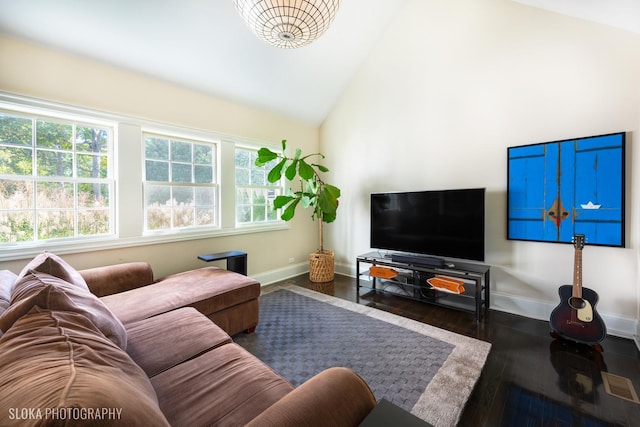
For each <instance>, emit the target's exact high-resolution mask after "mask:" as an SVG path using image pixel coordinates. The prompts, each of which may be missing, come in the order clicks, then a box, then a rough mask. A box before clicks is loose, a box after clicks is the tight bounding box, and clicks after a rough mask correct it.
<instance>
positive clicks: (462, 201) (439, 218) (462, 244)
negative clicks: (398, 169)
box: [371, 188, 485, 261]
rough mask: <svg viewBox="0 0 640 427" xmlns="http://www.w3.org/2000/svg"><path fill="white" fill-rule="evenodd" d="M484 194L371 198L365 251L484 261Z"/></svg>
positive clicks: (428, 193)
mask: <svg viewBox="0 0 640 427" xmlns="http://www.w3.org/2000/svg"><path fill="white" fill-rule="evenodd" d="M484 205H485V189H484V188H473V189H463V190H442V191H414V192H399V193H373V194H371V247H372V248H374V249H386V250H394V251H401V252H409V253H418V254H425V255H433V256H439V257H447V258H459V259H467V260H475V261H484V216H485V214H484Z"/></svg>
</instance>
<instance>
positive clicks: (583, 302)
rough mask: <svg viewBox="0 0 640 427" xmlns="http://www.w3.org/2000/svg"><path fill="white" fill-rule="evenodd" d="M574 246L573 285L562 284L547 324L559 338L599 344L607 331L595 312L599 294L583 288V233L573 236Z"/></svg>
mask: <svg viewBox="0 0 640 427" xmlns="http://www.w3.org/2000/svg"><path fill="white" fill-rule="evenodd" d="M573 246H574V248H575V256H574V262H573V285H563V286H560V288H559V289H558V294H559V295H560V304H559V305H558V306H557V307H556V308H555V309H554V310H553V311H552V312H551V319H550V321H549V323H550V324H551V330H552V331H553V333H555V334H556V335H558V336H560V337H561V338H564V339H567V340H571V341H575V342H579V343H583V344H589V345H592V344H598V343H599V342H601V341H602V340H604V338H605V337H606V336H607V328H606V326H605V325H604V322H603V321H602V318H601V317H600V315H599V314H598V312H597V311H596V304H597V303H598V294H597V293H596V292H595V291H593V290H591V289H589V288H584V287H582V249H583V248H584V234H576V235H575V236H574V238H573ZM553 333H552V335H553Z"/></svg>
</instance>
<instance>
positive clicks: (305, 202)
mask: <svg viewBox="0 0 640 427" xmlns="http://www.w3.org/2000/svg"><path fill="white" fill-rule="evenodd" d="M312 200H313V199H312V198H311V197H309V196H303V197H302V198H301V199H300V201H301V202H302V207H303V208H305V209H306V208H308V207H309V206H311V204H312V203H313V202H312Z"/></svg>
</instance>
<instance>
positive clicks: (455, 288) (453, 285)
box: [427, 276, 464, 294]
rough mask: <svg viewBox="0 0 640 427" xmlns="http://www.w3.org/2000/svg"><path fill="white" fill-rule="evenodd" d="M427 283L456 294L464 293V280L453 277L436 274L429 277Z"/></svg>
mask: <svg viewBox="0 0 640 427" xmlns="http://www.w3.org/2000/svg"><path fill="white" fill-rule="evenodd" d="M427 283H428V284H430V285H431V286H433V287H434V288H437V289H440V290H442V291H447V292H452V293H454V294H464V282H463V281H462V280H457V279H453V278H451V277H443V276H435V277H432V278H430V279H427Z"/></svg>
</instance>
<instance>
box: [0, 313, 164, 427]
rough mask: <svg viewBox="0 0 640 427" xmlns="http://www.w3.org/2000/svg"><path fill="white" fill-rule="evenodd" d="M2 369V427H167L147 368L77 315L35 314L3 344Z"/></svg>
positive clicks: (0, 347)
mask: <svg viewBox="0 0 640 427" xmlns="http://www.w3.org/2000/svg"><path fill="white" fill-rule="evenodd" d="M0 366H2V375H0V425H2V426H13V425H15V426H18V425H19V426H35V425H74V426H91V425H101V426H112V425H113V426H116V425H120V426H149V425H153V426H167V425H168V423H167V421H166V419H165V418H164V416H163V414H162V413H161V411H160V409H159V407H158V406H157V397H156V395H155V391H154V389H153V387H152V386H151V384H150V382H149V379H148V378H147V377H146V375H145V374H144V372H143V371H142V369H140V368H139V367H138V366H137V365H136V364H135V363H134V362H133V361H132V360H131V358H130V357H129V356H128V355H127V354H126V353H125V352H124V351H122V350H121V349H120V348H118V347H117V346H115V345H114V344H113V343H112V342H111V341H110V340H108V339H106V338H105V337H104V336H103V335H102V334H101V333H100V331H99V330H98V329H97V328H96V327H95V325H94V324H93V323H92V322H90V321H89V320H88V319H87V318H86V317H84V316H82V315H80V314H78V313H73V312H56V311H50V310H43V309H41V308H39V307H33V308H32V309H31V310H30V311H29V313H27V314H26V315H24V316H22V317H21V318H20V319H18V320H17V321H16V322H15V324H14V325H13V326H12V327H11V329H9V330H8V331H7V332H6V333H5V334H4V336H3V337H2V339H0ZM25 410H26V411H31V412H30V413H31V414H34V415H35V416H34V417H32V418H31V419H16V416H18V417H19V416H20V415H21V413H23V412H20V411H25ZM96 411H99V412H96ZM106 411H109V412H106ZM37 414H40V415H41V417H42V418H43V419H39V417H38V416H37ZM45 415H48V416H49V417H48V419H46V420H44V417H45ZM100 416H102V417H104V418H105V419H104V420H98V418H99V417H100ZM62 417H67V419H66V420H61V419H59V418H62ZM82 418H86V419H82ZM43 420H44V421H43Z"/></svg>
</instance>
